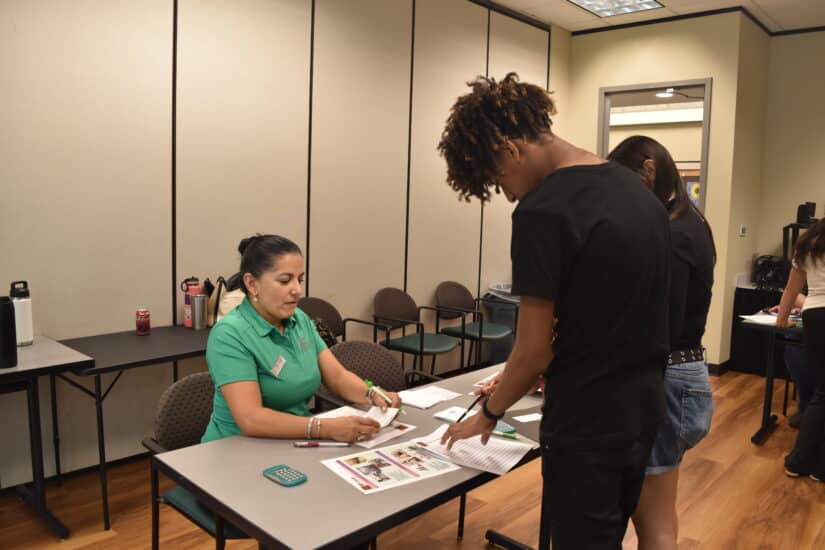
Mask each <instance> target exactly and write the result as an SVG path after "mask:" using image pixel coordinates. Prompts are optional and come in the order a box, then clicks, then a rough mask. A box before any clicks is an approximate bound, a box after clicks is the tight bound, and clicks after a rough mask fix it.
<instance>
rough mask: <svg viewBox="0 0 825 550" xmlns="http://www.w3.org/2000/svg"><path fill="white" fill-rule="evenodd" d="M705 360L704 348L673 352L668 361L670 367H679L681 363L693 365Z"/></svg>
mask: <svg viewBox="0 0 825 550" xmlns="http://www.w3.org/2000/svg"><path fill="white" fill-rule="evenodd" d="M704 360H705V350H704V348H693V349H683V350H678V351H671V352H670V356H669V357H668V359H667V364H668V365H679V364H681V363H693V362H696V361H704Z"/></svg>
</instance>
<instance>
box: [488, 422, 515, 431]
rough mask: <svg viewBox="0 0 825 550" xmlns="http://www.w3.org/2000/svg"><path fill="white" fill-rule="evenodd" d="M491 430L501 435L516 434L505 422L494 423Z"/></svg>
mask: <svg viewBox="0 0 825 550" xmlns="http://www.w3.org/2000/svg"><path fill="white" fill-rule="evenodd" d="M493 429H494V430H495V431H497V432H501V433H503V434H512V433H516V429H515V428H514V427H512V426H511V425H510V424H508V423H507V422H504V421H502V420H499V421H498V422H496V427H495V428H493Z"/></svg>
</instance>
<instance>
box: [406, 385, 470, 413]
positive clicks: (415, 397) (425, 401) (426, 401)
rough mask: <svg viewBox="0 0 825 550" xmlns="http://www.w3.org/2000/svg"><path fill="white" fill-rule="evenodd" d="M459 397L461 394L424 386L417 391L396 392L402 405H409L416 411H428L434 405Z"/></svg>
mask: <svg viewBox="0 0 825 550" xmlns="http://www.w3.org/2000/svg"><path fill="white" fill-rule="evenodd" d="M459 395H461V394H460V393H456V392H454V391H450V390H446V389H444V388H439V387H438V386H426V387H424V388H420V389H417V390H404V391H401V392H398V396H399V397H400V398H401V401H402V402H403V404H404V405H410V406H412V407H415V408H417V409H429V408H430V407H432V406H433V405H435V404H436V403H441V402H442V401H448V400H450V399H454V398H456V397H458V396H459Z"/></svg>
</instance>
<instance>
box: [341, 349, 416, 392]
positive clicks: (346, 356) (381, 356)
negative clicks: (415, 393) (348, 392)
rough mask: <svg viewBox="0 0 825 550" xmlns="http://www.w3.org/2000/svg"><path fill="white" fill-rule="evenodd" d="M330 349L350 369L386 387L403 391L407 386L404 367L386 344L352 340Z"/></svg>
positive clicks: (390, 389)
mask: <svg viewBox="0 0 825 550" xmlns="http://www.w3.org/2000/svg"><path fill="white" fill-rule="evenodd" d="M330 351H332V354H333V355H334V356H335V357H336V358H337V359H338V360H339V361H340V362H341V364H342V365H344V368H346V369H347V370H348V371H351V372H354V373H355V374H357V375H358V376H360V377H361V378H364V379H369V380H370V381H372V382H374V383H375V384H377V385H379V386H381V387H382V388H384V389H387V390H389V391H401V390H403V389H405V388H406V387H407V383H406V381H405V379H404V368H403V367H402V366H401V363H399V362H398V360H397V359H396V358H395V357H394V356H393V355H392V353H390V352H389V351H388V350H387V349H386V348H385V347H384V346H381V345H379V344H375V343H373V342H362V341H356V340H350V341H347V342H341V343H340V344H336V345H334V346H332V347H331V348H330Z"/></svg>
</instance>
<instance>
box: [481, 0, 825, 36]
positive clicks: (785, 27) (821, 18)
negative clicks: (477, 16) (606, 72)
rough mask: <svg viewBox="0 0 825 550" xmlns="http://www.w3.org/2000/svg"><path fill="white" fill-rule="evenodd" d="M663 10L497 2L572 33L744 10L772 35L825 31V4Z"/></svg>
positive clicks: (751, 2) (667, 4)
mask: <svg viewBox="0 0 825 550" xmlns="http://www.w3.org/2000/svg"><path fill="white" fill-rule="evenodd" d="M658 2H659V3H660V4H662V5H663V6H664V7H663V8H658V9H654V10H648V11H643V12H639V13H634V14H629V15H616V16H614V17H605V18H601V17H597V16H596V15H593V14H592V13H590V12H589V11H587V10H585V9H583V8H580V7H578V6H577V5H575V4H573V3H571V2H568V0H495V3H496V4H498V5H500V6H503V7H506V8H509V9H511V10H513V11H517V12H520V13H523V14H524V15H527V16H529V17H532V18H533V19H538V20H539V21H543V22H545V23H548V24H550V25H556V26H559V27H562V28H564V29H567V30H569V31H581V30H589V29H601V28H607V27H612V26H615V25H624V24H627V23H637V22H640V21H650V20H653V19H663V18H666V17H676V16H680V15H686V14H690V13H697V12H703V11H711V10H718V9H723V8H732V7H743V8H745V9H746V10H748V12H750V14H751V15H753V16H754V17H755V18H756V19H758V20H759V21H760V22H761V23H762V24H763V25H764V26H765V27H767V28H768V29H769V30H770V31H771V32H782V31H790V30H795V29H806V28H811V27H825V0H658Z"/></svg>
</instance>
